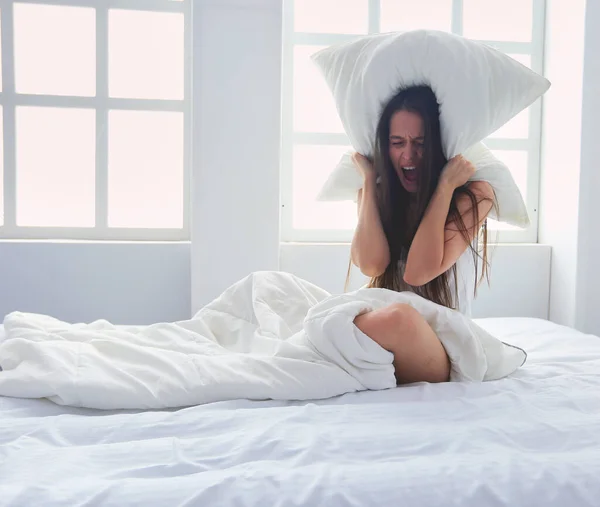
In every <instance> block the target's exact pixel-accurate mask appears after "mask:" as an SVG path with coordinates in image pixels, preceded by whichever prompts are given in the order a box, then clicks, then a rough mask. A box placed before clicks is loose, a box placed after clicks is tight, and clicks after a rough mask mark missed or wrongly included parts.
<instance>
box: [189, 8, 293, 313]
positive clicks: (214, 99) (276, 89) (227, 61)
mask: <svg viewBox="0 0 600 507" xmlns="http://www.w3.org/2000/svg"><path fill="white" fill-rule="evenodd" d="M281 4H282V2H281V0H197V1H196V2H195V3H194V9H193V24H194V42H193V44H194V52H195V55H194V71H193V80H194V94H195V95H194V133H193V139H194V142H193V146H194V154H193V175H194V177H193V182H192V185H193V188H192V196H193V198H192V210H193V217H192V224H191V225H192V281H193V284H192V287H193V292H192V307H193V308H194V309H195V310H197V309H198V308H200V307H201V306H202V305H204V304H205V303H207V302H208V301H210V299H212V298H213V297H214V296H216V295H218V294H219V293H221V292H222V291H223V290H224V289H225V288H227V287H228V286H229V285H230V284H231V283H233V282H235V281H236V280H238V279H240V278H243V277H244V276H246V275H247V274H248V273H250V272H251V271H258V270H275V269H277V267H278V264H279V139H280V116H281V112H280V98H279V97H280V95H281V91H280V89H281V88H280V86H281V84H280V83H281V71H280V69H281V52H282V42H281V17H282V11H281Z"/></svg>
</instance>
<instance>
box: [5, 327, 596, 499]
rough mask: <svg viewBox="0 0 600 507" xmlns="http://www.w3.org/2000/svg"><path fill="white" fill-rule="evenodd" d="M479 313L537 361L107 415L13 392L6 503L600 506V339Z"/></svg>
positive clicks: (9, 407)
mask: <svg viewBox="0 0 600 507" xmlns="http://www.w3.org/2000/svg"><path fill="white" fill-rule="evenodd" d="M478 323H479V324H481V325H482V326H484V327H485V328H486V329H488V330H489V331H491V332H492V333H494V334H496V335H497V336H499V337H501V338H502V339H504V340H505V341H507V342H509V343H511V344H515V345H518V346H521V347H523V348H524V349H525V350H526V351H527V352H528V360H527V363H526V364H525V366H524V367H522V368H521V369H519V370H518V371H517V372H516V373H514V374H512V375H511V376H510V377H509V378H506V379H502V380H499V381H494V382H485V383H473V384H469V383H447V384H437V385H430V384H416V385H411V386H405V387H400V388H396V389H391V390H385V391H374V392H362V393H355V394H349V395H344V396H341V397H337V398H334V399H329V400H324V401H320V402H273V401H260V402H250V401H234V402H222V403H214V404H210V405H204V406H195V407H190V408H185V409H179V410H167V411H146V412H135V411H118V412H102V411H94V410H86V409H76V408H67V407H61V406H58V405H55V404H53V403H52V402H50V401H47V400H23V399H12V398H2V397H0V505H2V506H4V505H7V506H8V505H11V506H13V505H14V506H28V505H44V506H46V507H50V506H58V505H60V506H65V505H69V506H78V505H115V506H116V505H118V506H128V505H153V506H161V505H165V506H178V505H203V506H204V505H206V506H209V505H210V506H212V505H215V506H232V505H236V506H261V507H264V506H273V507H275V506H289V505H297V506H318V505H327V506H331V507H334V506H371V505H373V506H380V505H388V504H390V505H392V504H393V505H403V506H419V507H432V506H444V507H447V506H453V505H456V506H461V507H464V506H476V507H485V506H488V505H489V506H492V505H493V506H509V505H510V506H525V505H527V506H530V505H544V506H546V507H552V506H561V507H562V506H565V505H577V506H578V507H584V506H592V505H595V506H597V505H599V504H600V500H598V499H600V481H598V477H600V338H598V337H595V336H589V335H584V334H581V333H578V332H576V331H574V330H571V329H568V328H565V327H561V326H557V325H555V324H552V323H549V322H545V321H541V320H536V319H485V320H479V321H478Z"/></svg>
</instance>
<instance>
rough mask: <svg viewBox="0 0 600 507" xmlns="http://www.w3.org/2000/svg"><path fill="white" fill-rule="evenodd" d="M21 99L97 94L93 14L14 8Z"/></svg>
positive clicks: (28, 6) (49, 8)
mask: <svg viewBox="0 0 600 507" xmlns="http://www.w3.org/2000/svg"><path fill="white" fill-rule="evenodd" d="M14 22H15V41H14V42H15V88H16V91H17V92H18V93H31V94H48V95H76V96H93V95H95V94H96V21H95V10H94V9H88V8H82V7H64V6H53V5H34V4H19V3H15V4H14Z"/></svg>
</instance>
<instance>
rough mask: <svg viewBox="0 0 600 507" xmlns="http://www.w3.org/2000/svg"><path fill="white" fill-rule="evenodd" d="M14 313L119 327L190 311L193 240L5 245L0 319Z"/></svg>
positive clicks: (0, 249) (1, 248)
mask: <svg viewBox="0 0 600 507" xmlns="http://www.w3.org/2000/svg"><path fill="white" fill-rule="evenodd" d="M14 310H19V311H26V312H34V313H44V314H49V315H53V316H55V317H57V318H59V319H62V320H66V321H81V322H88V321H91V320H96V319H101V318H105V319H108V320H110V321H111V322H114V323H116V324H127V323H130V324H150V323H153V322H160V321H172V320H181V319H186V318H188V317H189V314H190V248H189V243H171V244H168V243H127V242H123V243H102V242H99V243H95V242H44V241H26V242H23V241H19V242H17V241H2V242H0V323H1V321H2V319H3V318H4V316H5V315H6V314H7V313H9V312H11V311H14Z"/></svg>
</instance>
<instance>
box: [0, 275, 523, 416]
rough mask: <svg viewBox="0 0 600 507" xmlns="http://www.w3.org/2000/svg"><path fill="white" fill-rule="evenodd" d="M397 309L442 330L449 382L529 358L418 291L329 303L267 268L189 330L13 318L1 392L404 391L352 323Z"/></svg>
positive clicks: (139, 402)
mask: <svg viewBox="0 0 600 507" xmlns="http://www.w3.org/2000/svg"><path fill="white" fill-rule="evenodd" d="M394 302H402V303H407V304H410V305H411V306H413V307H415V308H416V309H417V310H418V311H419V312H420V313H421V314H422V315H423V316H424V317H425V318H426V320H427V321H428V322H429V324H430V325H431V326H432V328H433V329H434V330H435V332H436V333H437V335H438V337H439V338H440V340H441V342H442V343H443V345H444V347H445V349H446V351H447V353H448V355H449V357H450V360H451V364H452V371H451V380H454V381H462V380H466V381H484V380H493V379H499V378H502V377H505V376H507V375H509V374H510V373H512V372H514V371H515V370H516V369H517V368H518V367H519V366H521V365H522V364H523V362H524V361H525V353H524V352H523V350H521V349H519V348H516V347H512V346H509V345H506V344H504V343H503V342H501V341H500V340H498V339H496V338H494V337H493V336H492V335H490V334H489V333H488V332H486V331H484V330H483V329H482V328H480V327H479V326H477V325H476V324H474V323H473V322H472V321H471V320H469V319H468V318H466V317H464V316H463V315H462V314H460V313H458V312H456V311H452V310H449V309H447V308H444V307H441V306H439V305H436V304H434V303H431V302H429V301H426V300H424V299H422V298H420V297H418V296H416V295H414V294H411V293H396V292H392V291H387V290H383V289H361V290H358V291H356V292H353V293H349V294H344V295H338V296H331V295H329V294H328V293H327V292H325V291H323V290H322V289H320V288H318V287H316V286H314V285H312V284H310V283H308V282H306V281H304V280H301V279H299V278H297V277H294V276H293V275H290V274H285V273H281V272H259V273H254V274H252V275H250V276H248V277H247V278H245V279H243V280H241V281H239V282H238V283H236V284H235V285H233V286H232V287H230V288H229V289H228V290H226V291H225V292H224V293H223V294H222V295H221V296H220V297H219V298H217V299H216V300H215V301H213V302H212V303H210V304H209V305H207V306H206V307H205V308H203V309H202V310H200V311H199V312H198V313H197V314H196V315H195V316H194V318H192V319H190V320H188V321H183V322H175V323H160V324H154V325H150V326H127V327H123V326H118V327H117V326H115V325H113V324H111V323H109V322H106V321H97V322H93V323H90V324H69V323H66V322H62V321H60V320H57V319H55V318H52V317H50V316H44V315H37V314H27V313H20V312H14V313H11V314H9V315H8V316H7V317H6V318H5V320H4V328H5V331H6V335H5V337H4V338H3V339H2V341H1V342H0V366H1V367H2V370H3V371H1V372H0V395H2V396H13V397H22V398H49V399H50V400H52V401H54V402H55V403H58V404H61V405H71V406H79V407H88V408H100V409H121V408H127V409H149V408H167V407H182V406H190V405H198V404H205V403H209V402H214V401H224V400H231V399H251V400H257V399H275V400H277V399H279V400H309V399H324V398H330V397H333V396H336V395H340V394H344V393H349V392H355V391H363V390H380V389H387V388H391V387H394V386H395V385H396V381H395V376H394V367H393V365H392V359H393V357H392V354H391V353H389V352H388V351H386V350H384V349H383V348H381V347H380V346H379V345H377V344H376V343H375V342H374V341H373V340H371V339H370V338H369V337H367V336H366V335H365V334H363V333H362V332H361V331H360V330H359V329H358V328H357V327H356V326H355V325H354V324H353V320H354V318H355V317H356V316H357V315H358V314H360V313H362V312H364V311H368V310H371V309H376V308H381V307H384V306H387V305H389V304H392V303H394Z"/></svg>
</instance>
